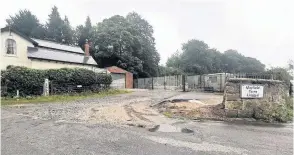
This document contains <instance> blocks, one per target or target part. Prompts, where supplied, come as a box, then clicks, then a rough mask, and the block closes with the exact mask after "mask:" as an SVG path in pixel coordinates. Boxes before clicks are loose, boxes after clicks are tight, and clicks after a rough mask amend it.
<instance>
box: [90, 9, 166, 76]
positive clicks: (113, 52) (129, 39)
mask: <svg viewBox="0 0 294 155" xmlns="http://www.w3.org/2000/svg"><path fill="white" fill-rule="evenodd" d="M94 32H95V33H94V37H93V38H95V39H94V41H93V44H94V47H97V48H96V51H95V54H94V58H95V60H96V61H97V62H98V64H99V65H100V66H101V67H106V66H111V65H116V66H119V67H121V68H124V69H126V70H128V71H130V72H132V73H133V74H134V76H135V77H149V76H156V75H157V74H158V62H159V59H160V58H159V54H158V53H157V51H156V49H155V42H154V38H153V36H152V34H153V29H152V26H151V25H149V23H148V22H147V21H146V20H144V19H142V18H141V17H140V16H139V15H138V14H137V13H130V14H128V15H127V17H126V18H125V17H123V16H119V15H115V16H112V17H110V18H109V19H104V20H103V21H102V22H100V23H98V24H97V26H95V27H94ZM109 47H111V48H109Z"/></svg>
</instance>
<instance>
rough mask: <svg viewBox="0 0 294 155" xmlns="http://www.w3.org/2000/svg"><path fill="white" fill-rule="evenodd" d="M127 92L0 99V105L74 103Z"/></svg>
mask: <svg viewBox="0 0 294 155" xmlns="http://www.w3.org/2000/svg"><path fill="white" fill-rule="evenodd" d="M130 92H131V91H128V90H118V89H110V90H107V91H101V92H99V93H92V92H84V93H80V94H65V95H52V96H35V97H30V98H18V99H15V98H1V105H13V104H26V103H46V102H64V101H74V100H79V99H86V98H101V97H105V96H112V95H117V94H125V93H130Z"/></svg>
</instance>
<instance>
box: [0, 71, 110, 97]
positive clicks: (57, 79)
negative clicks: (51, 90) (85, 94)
mask: <svg viewBox="0 0 294 155" xmlns="http://www.w3.org/2000/svg"><path fill="white" fill-rule="evenodd" d="M45 78H48V79H49V81H50V82H51V83H52V84H54V86H56V87H68V86H69V85H75V86H76V85H82V86H85V87H84V88H88V89H89V90H90V91H91V90H98V88H97V87H100V86H101V84H102V85H103V86H104V88H105V87H109V85H110V84H111V82H112V79H111V76H110V75H107V74H98V73H95V72H93V71H91V70H87V69H79V68H75V69H69V68H62V69H48V70H38V69H29V68H26V67H19V66H13V67H11V66H10V67H8V68H7V70H4V71H1V86H4V87H6V88H7V91H6V93H5V92H3V91H1V95H3V96H15V95H16V90H19V93H20V96H28V95H41V94H42V93H43V84H44V79H45ZM87 86H88V87H87ZM64 90H67V89H64Z"/></svg>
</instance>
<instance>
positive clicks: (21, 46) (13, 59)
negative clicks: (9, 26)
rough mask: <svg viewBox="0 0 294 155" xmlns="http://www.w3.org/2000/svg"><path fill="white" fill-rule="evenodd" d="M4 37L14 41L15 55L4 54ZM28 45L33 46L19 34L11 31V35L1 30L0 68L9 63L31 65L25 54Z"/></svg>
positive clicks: (4, 67)
mask: <svg viewBox="0 0 294 155" xmlns="http://www.w3.org/2000/svg"><path fill="white" fill-rule="evenodd" d="M6 39H13V40H15V42H16V55H15V56H14V55H7V54H6V48H5V42H6ZM28 46H30V47H33V46H34V45H33V44H32V43H31V42H29V41H27V40H26V39H23V38H22V37H21V36H19V35H17V34H15V33H13V32H11V36H10V35H9V32H2V33H1V46H0V49H1V54H0V67H1V68H0V69H1V70H2V69H6V67H7V66H9V65H15V66H25V67H30V66H31V60H29V59H28V56H27V48H28Z"/></svg>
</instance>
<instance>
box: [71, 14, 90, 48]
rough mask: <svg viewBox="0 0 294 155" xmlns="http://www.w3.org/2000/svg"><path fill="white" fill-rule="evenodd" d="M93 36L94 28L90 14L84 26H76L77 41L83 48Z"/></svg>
mask: <svg viewBox="0 0 294 155" xmlns="http://www.w3.org/2000/svg"><path fill="white" fill-rule="evenodd" d="M93 36H94V30H93V27H92V23H91V19H90V17H89V16H87V19H86V22H85V25H84V26H83V25H79V26H77V28H76V31H75V38H76V42H77V44H78V45H79V46H80V47H81V48H82V49H84V45H85V41H86V39H87V40H88V41H90V42H91V41H92V40H93Z"/></svg>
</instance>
